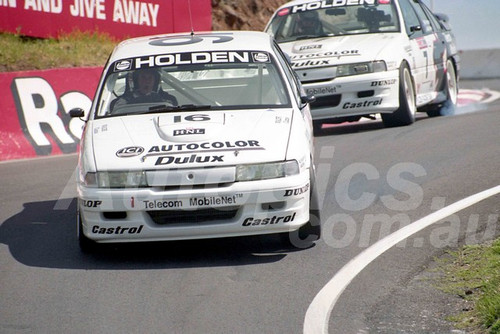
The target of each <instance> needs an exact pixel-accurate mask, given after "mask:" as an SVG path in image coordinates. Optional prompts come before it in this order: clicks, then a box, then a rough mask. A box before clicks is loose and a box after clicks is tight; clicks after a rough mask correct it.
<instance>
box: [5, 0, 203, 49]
mask: <svg viewBox="0 0 500 334" xmlns="http://www.w3.org/2000/svg"><path fill="white" fill-rule="evenodd" d="M191 18H193V19H191ZM191 28H193V29H194V30H195V31H209V30H211V29H212V3H211V0H64V1H63V0H0V31H9V32H13V33H19V34H21V35H27V36H33V37H42V38H45V37H57V36H59V35H60V34H61V33H69V32H72V31H74V30H79V31H100V32H106V33H108V34H110V35H111V36H114V37H116V38H117V39H119V40H121V39H125V38H127V37H136V36H144V35H155V34H164V33H171V32H187V31H191Z"/></svg>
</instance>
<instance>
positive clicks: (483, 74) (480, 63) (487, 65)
mask: <svg viewBox="0 0 500 334" xmlns="http://www.w3.org/2000/svg"><path fill="white" fill-rule="evenodd" d="M460 63H461V66H460V78H461V79H499V78H500V49H491V50H490V49H485V50H464V51H460Z"/></svg>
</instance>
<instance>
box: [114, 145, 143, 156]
mask: <svg viewBox="0 0 500 334" xmlns="http://www.w3.org/2000/svg"><path fill="white" fill-rule="evenodd" d="M142 152H144V148H143V147H140V146H129V147H125V148H122V149H121V150H118V151H117V152H116V156H117V157H118V158H130V157H135V156H138V155H140V154H141V153H142Z"/></svg>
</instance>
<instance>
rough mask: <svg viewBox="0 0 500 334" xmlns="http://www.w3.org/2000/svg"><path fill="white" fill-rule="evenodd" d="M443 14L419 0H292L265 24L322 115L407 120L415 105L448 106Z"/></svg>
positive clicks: (454, 90)
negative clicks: (312, 96)
mask: <svg viewBox="0 0 500 334" xmlns="http://www.w3.org/2000/svg"><path fill="white" fill-rule="evenodd" d="M446 19H447V18H446V16H445V15H441V16H438V15H434V14H433V13H432V12H431V11H430V10H429V9H428V8H427V7H426V6H425V5H424V4H423V3H422V1H421V0H323V1H318V0H296V1H292V2H289V3H287V4H285V5H283V6H281V7H280V8H278V10H277V11H276V12H275V13H274V15H273V16H272V18H271V19H270V21H269V23H268V24H267V27H266V32H267V33H269V34H270V35H272V36H273V37H274V38H275V39H276V40H277V41H278V43H279V44H280V46H281V48H282V49H283V51H284V52H285V53H287V54H288V56H289V59H290V61H291V63H292V67H293V68H294V70H295V71H296V72H297V74H298V76H299V78H300V80H301V82H302V83H303V86H304V89H305V90H306V92H307V93H308V94H312V95H314V96H315V97H316V101H315V102H314V103H313V104H311V113H312V116H313V123H314V129H315V131H316V130H320V129H321V125H322V123H324V122H332V123H339V122H345V121H358V120H359V119H360V118H361V117H370V118H373V116H374V115H376V114H381V117H382V120H383V123H384V125H386V126H401V125H409V124H412V123H413V122H414V121H415V113H416V111H424V112H427V114H428V115H429V116H439V115H444V114H446V113H449V112H451V111H452V110H453V107H454V105H455V104H456V101H457V94H458V85H457V83H458V72H459V56H458V54H457V48H456V45H455V39H454V36H453V34H452V32H451V30H450V28H449V25H448V24H447V21H446Z"/></svg>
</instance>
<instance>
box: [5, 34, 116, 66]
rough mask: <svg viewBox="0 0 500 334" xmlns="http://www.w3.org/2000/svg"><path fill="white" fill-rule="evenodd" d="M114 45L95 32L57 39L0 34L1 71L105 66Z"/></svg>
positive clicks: (110, 39) (109, 39) (114, 42)
mask: <svg viewBox="0 0 500 334" xmlns="http://www.w3.org/2000/svg"><path fill="white" fill-rule="evenodd" d="M116 44H117V41H116V40H114V39H113V38H111V37H110V36H109V35H106V34H103V33H97V32H79V31H75V32H72V33H70V34H67V35H63V36H61V37H59V38H58V39H52V38H48V39H41V38H30V37H26V36H21V35H17V34H10V33H0V72H10V71H26V70H40V69H48V68H64V67H85V66H104V63H105V62H106V60H107V59H108V56H109V54H110V53H111V51H112V50H113V48H114V46H115V45H116Z"/></svg>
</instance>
